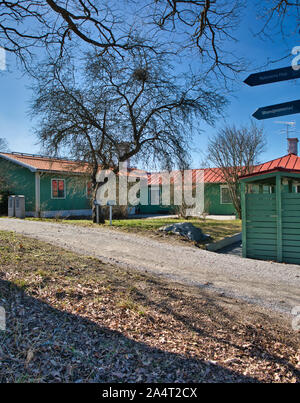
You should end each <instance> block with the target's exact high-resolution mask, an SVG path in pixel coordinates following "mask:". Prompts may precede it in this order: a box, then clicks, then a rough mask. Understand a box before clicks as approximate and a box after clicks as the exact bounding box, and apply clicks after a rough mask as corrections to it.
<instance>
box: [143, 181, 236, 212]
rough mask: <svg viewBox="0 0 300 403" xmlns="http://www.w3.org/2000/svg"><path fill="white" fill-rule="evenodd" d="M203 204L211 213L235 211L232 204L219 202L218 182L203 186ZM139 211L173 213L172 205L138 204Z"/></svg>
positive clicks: (219, 188)
mask: <svg viewBox="0 0 300 403" xmlns="http://www.w3.org/2000/svg"><path fill="white" fill-rule="evenodd" d="M204 205H205V209H206V210H207V211H208V212H209V214H211V215H235V214H236V211H235V208H234V205H233V204H232V203H230V204H221V186H220V184H219V183H207V184H205V187H204ZM139 208H140V212H141V213H142V214H155V213H165V214H166V213H173V212H174V207H173V206H162V205H160V206H151V205H148V206H145V205H144V206H143V205H140V206H139Z"/></svg>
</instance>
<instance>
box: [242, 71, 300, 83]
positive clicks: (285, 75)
mask: <svg viewBox="0 0 300 403" xmlns="http://www.w3.org/2000/svg"><path fill="white" fill-rule="evenodd" d="M296 78H300V70H294V69H293V68H292V67H284V68H282V69H275V70H269V71H264V72H262V73H256V74H251V75H250V76H249V77H247V78H246V80H245V81H244V83H246V84H248V85H250V87H254V86H256V85H263V84H271V83H277V82H279V81H287V80H294V79H296Z"/></svg>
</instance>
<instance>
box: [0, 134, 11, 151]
mask: <svg viewBox="0 0 300 403" xmlns="http://www.w3.org/2000/svg"><path fill="white" fill-rule="evenodd" d="M1 151H2V152H7V151H9V148H8V143H7V141H6V139H4V138H1V137H0V152H1Z"/></svg>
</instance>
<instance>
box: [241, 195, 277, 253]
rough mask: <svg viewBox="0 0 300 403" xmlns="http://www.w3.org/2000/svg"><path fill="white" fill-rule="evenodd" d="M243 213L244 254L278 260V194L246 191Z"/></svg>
mask: <svg viewBox="0 0 300 403" xmlns="http://www.w3.org/2000/svg"><path fill="white" fill-rule="evenodd" d="M243 213H244V214H243V224H244V229H243V247H244V250H243V254H244V256H245V257H249V258H253V259H265V260H276V259H277V218H276V195H275V194H256V193H254V194H249V193H246V194H245V208H244V207H243ZM245 224H246V225H245Z"/></svg>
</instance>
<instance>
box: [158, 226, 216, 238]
mask: <svg viewBox="0 0 300 403" xmlns="http://www.w3.org/2000/svg"><path fill="white" fill-rule="evenodd" d="M159 231H164V232H171V233H173V234H176V235H180V236H183V237H185V238H187V239H189V240H190V241H194V242H205V241H208V240H209V239H210V236H209V235H207V234H203V232H202V230H201V228H197V227H195V226H194V225H193V224H191V223H189V222H182V223H178V224H171V225H167V226H165V227H161V228H159Z"/></svg>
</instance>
